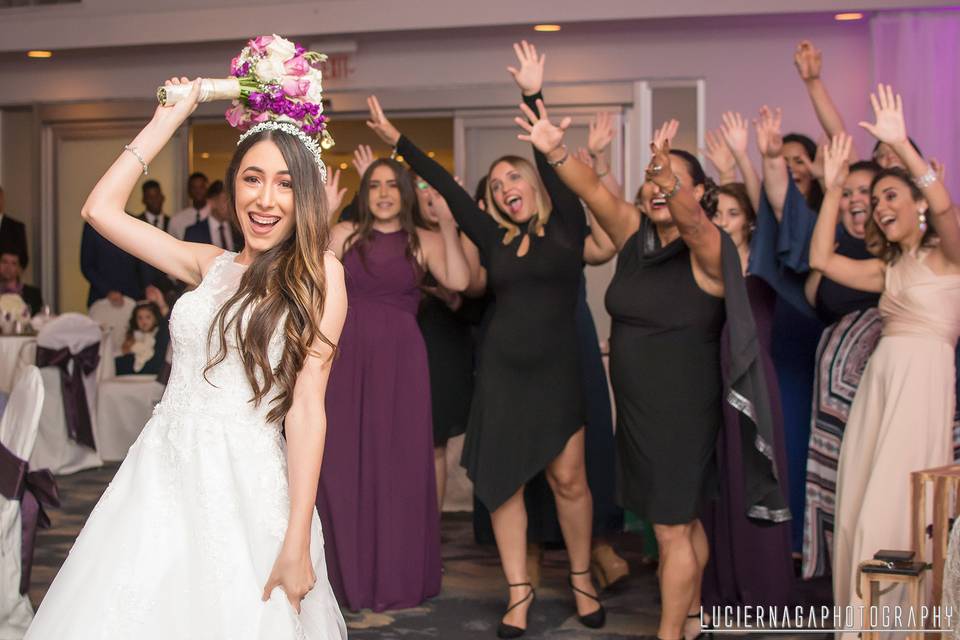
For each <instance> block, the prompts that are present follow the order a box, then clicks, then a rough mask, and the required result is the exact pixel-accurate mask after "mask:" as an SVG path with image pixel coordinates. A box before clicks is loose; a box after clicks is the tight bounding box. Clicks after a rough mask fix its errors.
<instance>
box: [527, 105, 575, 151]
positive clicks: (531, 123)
mask: <svg viewBox="0 0 960 640" xmlns="http://www.w3.org/2000/svg"><path fill="white" fill-rule="evenodd" d="M520 110H521V111H523V115H525V116H526V117H527V119H526V120H524V119H523V118H521V117H519V116H518V117H516V118H514V119H513V121H514V122H516V123H517V124H518V125H520V128H521V129H523V130H524V131H526V132H527V133H526V134H523V133H521V134H518V135H517V139H518V140H523V141H524V142H529V143H531V144H533V146H534V147H536V148H537V150H538V151H539V152H540V153H542V154H544V155H547V154H549V153H550V152H551V151H555V150H556V149H558V148H559V147H560V145H562V144H563V136H564V133H566V131H567V127H569V126H570V122H571V120H570V118H569V117H568V118H564V119H563V120H561V121H560V125H559V126H558V125H555V124H553V123H552V122H550V118H549V116H548V115H547V107H546V106H544V104H543V100H537V111H539V114H535V113H534V112H533V110H532V109H531V108H530V107H528V106H527V105H525V104H521V105H520Z"/></svg>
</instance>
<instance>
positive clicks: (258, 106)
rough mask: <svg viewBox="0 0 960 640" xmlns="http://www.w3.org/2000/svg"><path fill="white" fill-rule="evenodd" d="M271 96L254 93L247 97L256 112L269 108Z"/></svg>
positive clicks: (248, 102)
mask: <svg viewBox="0 0 960 640" xmlns="http://www.w3.org/2000/svg"><path fill="white" fill-rule="evenodd" d="M268 101H269V96H267V94H265V93H260V92H259V91H253V92H251V93H250V95H249V96H248V97H247V104H249V105H250V107H251V108H253V109H255V110H256V111H264V110H265V109H266V108H267V104H268Z"/></svg>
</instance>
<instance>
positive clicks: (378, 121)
mask: <svg viewBox="0 0 960 640" xmlns="http://www.w3.org/2000/svg"><path fill="white" fill-rule="evenodd" d="M367 108H369V109H370V119H369V120H367V126H368V127H370V128H371V129H373V132H374V133H375V134H377V137H379V138H380V139H381V140H383V141H384V142H386V143H387V144H388V145H390V146H391V147H395V146H397V142H398V141H399V140H400V131H399V130H398V129H397V128H396V127H395V126H393V124H391V123H390V121H389V120H387V116H385V115H384V114H383V109H382V108H381V107H380V101H379V100H377V96H370V97H368V98H367Z"/></svg>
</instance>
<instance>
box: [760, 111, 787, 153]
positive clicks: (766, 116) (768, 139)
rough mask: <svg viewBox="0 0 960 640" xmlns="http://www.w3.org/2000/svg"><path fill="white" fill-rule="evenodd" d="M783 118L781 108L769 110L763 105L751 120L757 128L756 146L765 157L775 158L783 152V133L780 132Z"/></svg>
mask: <svg viewBox="0 0 960 640" xmlns="http://www.w3.org/2000/svg"><path fill="white" fill-rule="evenodd" d="M782 120H783V110H782V109H780V108H779V107H777V109H776V110H775V111H771V110H770V107H768V106H767V105H763V107H761V108H760V116H759V117H758V118H757V119H756V120H754V121H753V124H754V125H755V127H756V129H757V148H758V149H759V150H760V155H762V156H764V157H765V158H777V157H779V156H781V155H782V154H783V134H781V133H780V123H781V121H782Z"/></svg>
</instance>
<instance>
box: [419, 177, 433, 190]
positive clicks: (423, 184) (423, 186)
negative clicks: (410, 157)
mask: <svg viewBox="0 0 960 640" xmlns="http://www.w3.org/2000/svg"><path fill="white" fill-rule="evenodd" d="M429 188H430V185H429V184H427V183H426V182H425V181H423V180H417V189H420V191H426V190H427V189H429Z"/></svg>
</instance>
